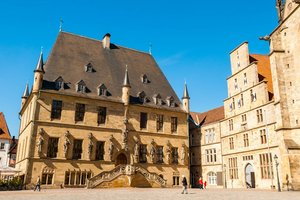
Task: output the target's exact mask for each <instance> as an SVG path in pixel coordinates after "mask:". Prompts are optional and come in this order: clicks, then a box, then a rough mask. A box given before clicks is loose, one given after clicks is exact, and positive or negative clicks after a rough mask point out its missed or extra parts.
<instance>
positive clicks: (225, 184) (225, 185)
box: [223, 164, 227, 189]
mask: <svg viewBox="0 0 300 200" xmlns="http://www.w3.org/2000/svg"><path fill="white" fill-rule="evenodd" d="M223 166H224V179H225V183H224V188H226V189H227V180H226V164H224V165H223Z"/></svg>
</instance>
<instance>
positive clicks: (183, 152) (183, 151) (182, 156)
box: [181, 142, 186, 164]
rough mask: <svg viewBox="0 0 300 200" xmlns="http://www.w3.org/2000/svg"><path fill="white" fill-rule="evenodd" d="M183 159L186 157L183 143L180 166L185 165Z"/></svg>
mask: <svg viewBox="0 0 300 200" xmlns="http://www.w3.org/2000/svg"><path fill="white" fill-rule="evenodd" d="M185 157H186V152H185V144H184V142H183V143H182V145H181V162H182V164H184V163H185Z"/></svg>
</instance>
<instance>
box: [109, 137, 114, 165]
mask: <svg viewBox="0 0 300 200" xmlns="http://www.w3.org/2000/svg"><path fill="white" fill-rule="evenodd" d="M113 138H114V137H113V136H112V135H111V136H110V138H109V140H110V143H109V148H108V153H109V159H110V160H111V161H112V158H113V154H114V143H113Z"/></svg>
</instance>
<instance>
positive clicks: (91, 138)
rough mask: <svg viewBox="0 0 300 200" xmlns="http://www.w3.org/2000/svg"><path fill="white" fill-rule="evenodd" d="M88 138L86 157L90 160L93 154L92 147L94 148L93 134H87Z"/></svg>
mask: <svg viewBox="0 0 300 200" xmlns="http://www.w3.org/2000/svg"><path fill="white" fill-rule="evenodd" d="M88 138H89V145H88V155H89V158H91V156H92V152H93V146H94V144H93V134H92V133H89V135H88Z"/></svg>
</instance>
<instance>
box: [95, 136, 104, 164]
mask: <svg viewBox="0 0 300 200" xmlns="http://www.w3.org/2000/svg"><path fill="white" fill-rule="evenodd" d="M96 160H104V142H102V141H97V146H96Z"/></svg>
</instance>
